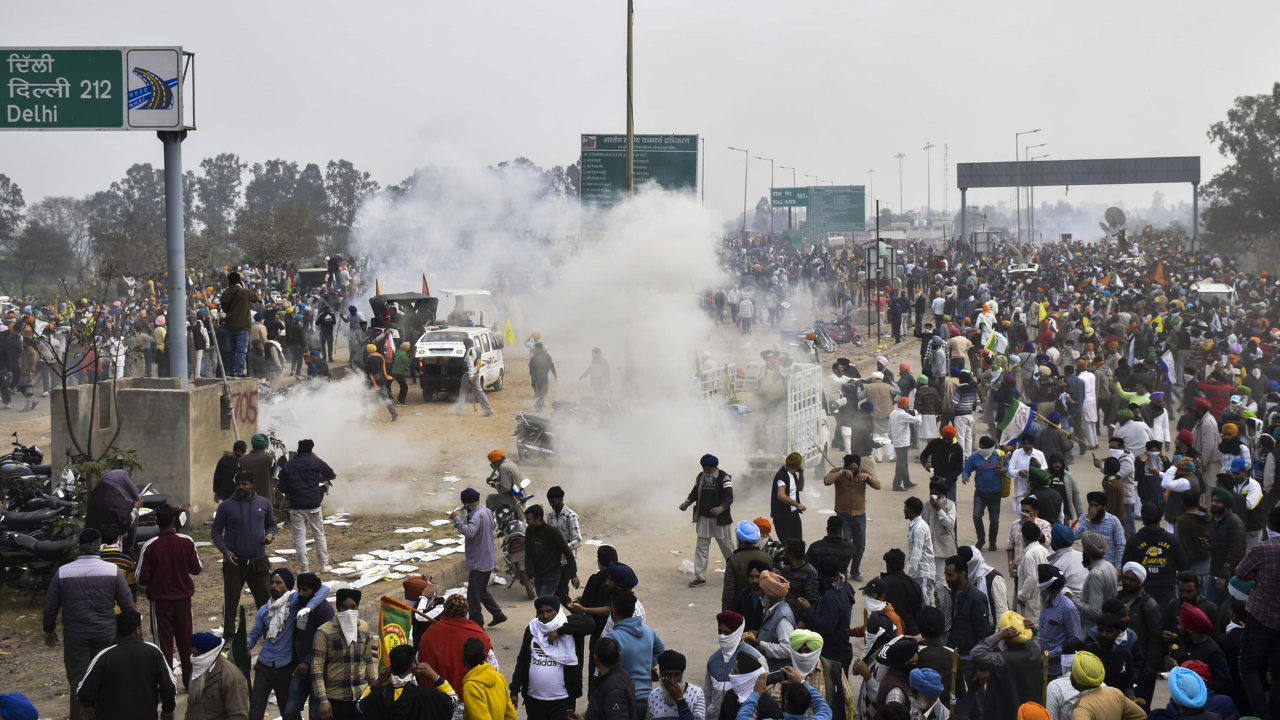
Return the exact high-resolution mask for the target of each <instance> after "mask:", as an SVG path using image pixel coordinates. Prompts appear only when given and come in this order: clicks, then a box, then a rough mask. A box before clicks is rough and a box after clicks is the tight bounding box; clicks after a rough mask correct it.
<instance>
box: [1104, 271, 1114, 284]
mask: <svg viewBox="0 0 1280 720" xmlns="http://www.w3.org/2000/svg"><path fill="white" fill-rule="evenodd" d="M1112 274H1113V273H1107V276H1106V277H1104V278H1102V287H1107V286H1108V285H1110V284H1111V275H1112Z"/></svg>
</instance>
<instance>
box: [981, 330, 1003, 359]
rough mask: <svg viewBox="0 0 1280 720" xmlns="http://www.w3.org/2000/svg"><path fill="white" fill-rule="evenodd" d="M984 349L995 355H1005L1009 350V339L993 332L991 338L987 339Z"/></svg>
mask: <svg viewBox="0 0 1280 720" xmlns="http://www.w3.org/2000/svg"><path fill="white" fill-rule="evenodd" d="M982 347H983V349H984V350H986V351H987V352H989V353H992V354H993V355H1004V354H1005V351H1006V350H1008V349H1009V338H1007V337H1005V336H1004V335H1001V334H1000V333H998V332H992V333H991V337H989V338H987V342H986V343H985V344H984V345H983V346H982Z"/></svg>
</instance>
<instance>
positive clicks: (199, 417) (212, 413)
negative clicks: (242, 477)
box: [50, 378, 258, 521]
mask: <svg viewBox="0 0 1280 720" xmlns="http://www.w3.org/2000/svg"><path fill="white" fill-rule="evenodd" d="M113 384H114V386H115V387H114V397H113V393H112V390H113V387H112V386H113ZM179 385H180V383H179V381H178V380H176V379H169V378H124V379H122V380H117V381H114V382H111V381H108V382H102V383H98V384H97V385H96V386H94V385H78V386H76V387H72V388H68V389H67V390H66V397H65V404H64V397H63V391H62V390H61V389H55V390H54V391H53V392H52V393H51V397H50V399H51V401H52V403H51V423H52V427H51V430H52V439H53V442H52V452H51V454H50V459H51V461H52V462H53V463H54V464H55V465H61V464H63V463H65V462H66V461H67V450H68V447H70V445H71V441H70V433H69V430H68V427H69V425H68V418H70V419H71V425H70V426H71V427H75V428H76V435H77V437H78V438H79V440H80V442H81V443H82V444H83V443H85V442H86V441H87V438H88V436H89V427H90V423H93V447H92V452H94V453H95V454H98V453H101V452H102V451H104V450H105V449H106V448H107V447H108V443H111V440H112V437H113V436H116V432H115V431H116V424H117V422H119V430H120V432H119V435H118V436H116V437H115V442H114V444H115V446H116V447H119V448H122V449H131V450H134V451H136V452H137V453H138V460H139V462H141V463H142V467H143V469H142V470H140V471H138V472H136V473H134V475H133V480H134V482H136V483H137V484H138V486H139V487H141V486H143V485H146V484H147V483H154V485H155V489H156V491H157V492H162V493H165V494H167V495H168V496H169V502H170V503H171V504H173V505H182V504H185V505H186V506H187V508H188V510H189V511H190V512H191V515H192V518H193V519H194V520H196V521H204V520H207V519H209V518H211V517H212V516H213V511H214V509H215V508H214V504H213V469H214V467H215V466H216V465H217V462H218V459H219V458H220V457H221V456H222V453H223V451H225V450H230V449H231V446H232V444H234V443H235V440H236V434H237V433H236V430H237V429H238V431H239V436H240V439H242V440H244V441H245V442H246V443H248V442H249V438H250V436H252V435H253V434H254V433H256V432H257V431H258V382H257V381H256V380H253V379H236V380H232V381H231V399H230V401H229V402H224V400H223V390H222V383H221V382H220V381H219V382H215V381H213V380H197V381H195V382H194V383H192V384H191V386H190V388H189V389H188V390H182V389H180V387H179ZM95 387H96V388H97V391H98V405H97V407H94V405H93V391H94V388H95ZM113 405H114V407H113ZM233 418H234V420H235V422H234V423H233V422H232V419H233ZM72 452H74V450H72Z"/></svg>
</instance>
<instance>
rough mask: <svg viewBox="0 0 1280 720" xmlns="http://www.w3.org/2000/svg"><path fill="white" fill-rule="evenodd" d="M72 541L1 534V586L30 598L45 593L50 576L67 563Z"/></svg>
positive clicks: (50, 580) (50, 579)
mask: <svg viewBox="0 0 1280 720" xmlns="http://www.w3.org/2000/svg"><path fill="white" fill-rule="evenodd" d="M75 547H76V540H75V539H74V538H71V539H68V540H41V539H39V538H36V537H33V536H31V535H25V534H22V533H18V532H0V573H3V578H4V584H5V585H7V586H9V587H10V588H13V589H14V590H19V591H21V592H25V593H28V594H31V595H35V594H36V593H39V592H44V591H45V590H47V589H48V588H49V583H51V582H53V574H54V573H55V572H57V571H58V568H59V567H61V566H62V565H64V564H65V563H67V562H69V561H70V559H71V558H70V554H71V550H72V549H73V548H75Z"/></svg>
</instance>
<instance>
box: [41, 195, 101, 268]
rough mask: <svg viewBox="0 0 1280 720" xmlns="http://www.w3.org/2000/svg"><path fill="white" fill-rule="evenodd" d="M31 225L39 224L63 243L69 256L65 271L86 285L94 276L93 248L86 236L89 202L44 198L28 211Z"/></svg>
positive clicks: (69, 198) (89, 238) (89, 237)
mask: <svg viewBox="0 0 1280 720" xmlns="http://www.w3.org/2000/svg"><path fill="white" fill-rule="evenodd" d="M27 216H28V217H29V218H30V219H31V221H32V222H36V223H39V224H40V225H42V226H44V227H45V228H47V229H48V230H49V231H51V232H53V233H54V234H56V235H57V236H58V237H59V238H62V239H64V240H65V241H66V250H67V252H68V253H69V257H68V266H67V268H68V269H69V270H70V271H71V274H72V275H74V276H75V278H76V280H78V281H79V282H82V283H83V282H88V281H89V279H90V277H91V276H92V274H93V259H94V258H93V245H92V242H91V241H92V236H91V235H90V233H89V220H90V211H89V200H88V199H87V198H84V199H81V198H73V197H46V198H45V199H43V200H41V201H40V202H38V203H35V204H34V205H32V206H31V208H30V209H29V210H28V211H27Z"/></svg>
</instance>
